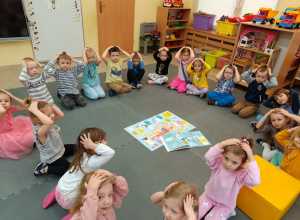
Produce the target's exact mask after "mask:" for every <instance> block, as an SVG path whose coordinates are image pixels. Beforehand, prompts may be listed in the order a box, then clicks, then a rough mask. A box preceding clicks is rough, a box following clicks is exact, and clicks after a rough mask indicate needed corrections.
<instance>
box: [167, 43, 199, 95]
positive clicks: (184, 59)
mask: <svg viewBox="0 0 300 220" xmlns="http://www.w3.org/2000/svg"><path fill="white" fill-rule="evenodd" d="M194 57H195V55H194V51H193V49H192V48H190V47H182V48H181V49H180V50H179V51H178V52H177V53H176V55H175V59H176V61H177V63H178V64H179V67H178V76H176V77H175V79H174V80H173V81H172V82H171V83H170V84H169V85H168V86H167V87H168V88H170V89H177V91H178V92H179V93H182V92H186V90H187V89H186V85H187V84H188V83H189V78H190V75H189V74H188V73H187V71H186V70H187V67H188V66H189V64H190V63H191V62H192V60H193V59H194Z"/></svg>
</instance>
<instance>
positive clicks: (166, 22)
mask: <svg viewBox="0 0 300 220" xmlns="http://www.w3.org/2000/svg"><path fill="white" fill-rule="evenodd" d="M179 11H181V12H182V19H174V20H173V19H168V13H170V17H172V16H175V17H176V14H177V12H179ZM190 16H191V9H190V8H168V7H162V6H158V7H157V16H156V28H157V30H158V31H159V32H160V37H161V46H162V47H165V46H166V42H170V43H172V42H175V41H178V43H179V44H178V45H171V46H170V47H168V48H170V49H172V48H180V47H183V46H185V45H186V38H187V29H188V26H189V23H190ZM176 24H177V25H181V26H186V27H185V28H172V27H169V28H167V26H170V25H176ZM174 31H178V32H179V37H178V38H177V39H166V34H169V35H170V34H172V33H173V32H174Z"/></svg>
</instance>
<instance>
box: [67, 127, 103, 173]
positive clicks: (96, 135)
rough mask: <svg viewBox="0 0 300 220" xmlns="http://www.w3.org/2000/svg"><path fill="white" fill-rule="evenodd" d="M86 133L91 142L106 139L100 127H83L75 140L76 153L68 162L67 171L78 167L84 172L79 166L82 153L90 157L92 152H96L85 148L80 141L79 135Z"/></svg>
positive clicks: (76, 169) (75, 169) (70, 171)
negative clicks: (69, 162) (70, 161)
mask: <svg viewBox="0 0 300 220" xmlns="http://www.w3.org/2000/svg"><path fill="white" fill-rule="evenodd" d="M84 134H85V135H86V136H87V135H88V134H90V137H91V140H92V141H93V142H96V141H99V140H105V139H106V133H105V132H104V131H103V130H102V129H100V128H95V127H93V128H86V129H83V130H82V131H81V132H80V134H79V136H78V138H77V141H76V155H75V157H74V159H73V161H72V163H71V164H70V168H69V173H73V172H74V171H78V170H79V169H80V170H81V172H82V173H84V171H83V170H82V167H81V162H82V160H83V153H84V152H86V153H87V156H88V157H90V156H92V155H94V154H97V153H96V152H95V151H93V150H92V149H86V148H85V147H84V146H83V144H82V143H81V139H80V137H82V136H83V135H84Z"/></svg>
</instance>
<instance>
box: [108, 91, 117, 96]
mask: <svg viewBox="0 0 300 220" xmlns="http://www.w3.org/2000/svg"><path fill="white" fill-rule="evenodd" d="M108 95H109V97H112V96H114V95H117V92H116V91H115V90H113V89H111V90H109V93H108Z"/></svg>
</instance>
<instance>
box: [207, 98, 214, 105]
mask: <svg viewBox="0 0 300 220" xmlns="http://www.w3.org/2000/svg"><path fill="white" fill-rule="evenodd" d="M207 104H208V105H215V104H216V102H215V101H214V100H211V99H209V100H208V101H207Z"/></svg>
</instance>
